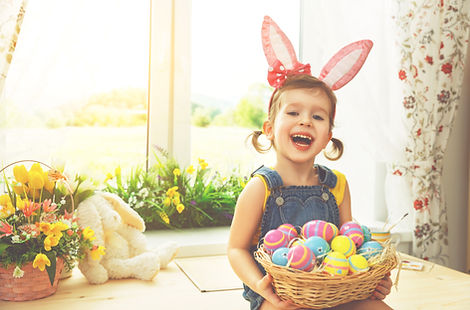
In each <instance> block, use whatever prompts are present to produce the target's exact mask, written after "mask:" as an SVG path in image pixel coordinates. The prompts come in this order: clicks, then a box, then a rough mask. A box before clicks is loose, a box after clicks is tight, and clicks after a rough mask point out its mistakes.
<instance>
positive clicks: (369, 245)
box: [357, 241, 383, 259]
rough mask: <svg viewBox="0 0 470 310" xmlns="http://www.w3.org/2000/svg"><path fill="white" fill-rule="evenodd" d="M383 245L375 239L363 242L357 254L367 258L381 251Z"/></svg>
mask: <svg viewBox="0 0 470 310" xmlns="http://www.w3.org/2000/svg"><path fill="white" fill-rule="evenodd" d="M382 250H383V246H382V245H381V244H380V243H378V242H377V241H368V242H365V243H364V244H363V245H362V246H361V247H360V248H359V250H358V251H357V254H361V255H362V256H364V257H365V258H366V259H369V258H371V257H373V256H375V255H378V254H380V253H381V252H382Z"/></svg>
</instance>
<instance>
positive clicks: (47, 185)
mask: <svg viewBox="0 0 470 310" xmlns="http://www.w3.org/2000/svg"><path fill="white" fill-rule="evenodd" d="M43 178H44V189H45V190H46V191H48V192H49V193H51V194H52V191H53V190H54V186H55V182H54V181H52V180H51V179H50V178H49V173H48V172H44V173H43Z"/></svg>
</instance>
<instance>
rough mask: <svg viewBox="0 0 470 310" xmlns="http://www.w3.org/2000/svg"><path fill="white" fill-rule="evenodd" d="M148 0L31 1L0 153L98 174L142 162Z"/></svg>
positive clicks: (10, 80) (6, 101)
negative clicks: (52, 162) (62, 164)
mask: <svg viewBox="0 0 470 310" xmlns="http://www.w3.org/2000/svg"><path fill="white" fill-rule="evenodd" d="M149 5H150V4H149V1H131V0H120V1H114V0H107V1H92V0H86V1H72V2H68V3H67V4H63V2H62V1H60V0H38V1H30V2H29V3H28V6H27V8H26V14H25V18H24V21H23V24H22V28H21V33H20V37H19V40H18V44H17V47H16V50H15V54H14V56H13V61H12V64H11V66H10V69H9V71H8V76H7V79H6V84H5V89H4V97H3V103H2V105H3V106H5V108H6V113H7V123H6V124H3V127H4V128H3V129H4V130H3V135H4V140H5V147H2V148H3V150H2V151H3V157H2V161H4V162H11V161H14V160H18V159H30V158H34V159H38V160H43V161H45V162H50V161H51V160H52V161H54V160H57V159H59V160H64V161H65V163H66V166H67V167H68V168H71V171H75V170H76V169H78V170H83V172H84V173H86V174H87V175H90V174H91V175H93V174H94V173H99V174H103V172H106V171H110V170H111V171H113V170H114V168H115V167H117V166H118V165H121V166H122V167H123V168H130V167H131V166H132V165H135V164H139V163H140V164H143V163H144V162H145V150H146V132H147V130H146V126H147V124H146V122H147V114H146V113H147V85H148V58H149V56H148V55H149V54H148V51H149V39H148V38H149Z"/></svg>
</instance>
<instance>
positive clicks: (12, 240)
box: [11, 235, 22, 243]
mask: <svg viewBox="0 0 470 310" xmlns="http://www.w3.org/2000/svg"><path fill="white" fill-rule="evenodd" d="M21 242H22V241H21V239H20V236H18V235H14V236H13V237H11V243H21Z"/></svg>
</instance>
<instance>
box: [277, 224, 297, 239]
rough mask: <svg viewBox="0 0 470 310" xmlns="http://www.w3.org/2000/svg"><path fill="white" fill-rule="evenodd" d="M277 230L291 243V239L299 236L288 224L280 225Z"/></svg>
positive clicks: (292, 226)
mask: <svg viewBox="0 0 470 310" xmlns="http://www.w3.org/2000/svg"><path fill="white" fill-rule="evenodd" d="M277 230H280V231H282V232H283V233H284V234H285V235H286V237H287V241H291V240H292V239H294V238H297V237H298V236H299V234H298V233H297V230H296V229H295V227H294V225H292V224H288V223H286V224H281V225H280V226H279V227H278V228H277Z"/></svg>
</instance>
